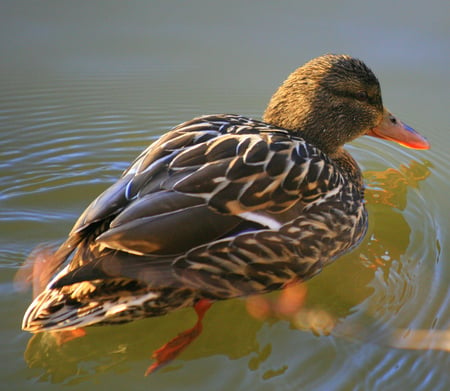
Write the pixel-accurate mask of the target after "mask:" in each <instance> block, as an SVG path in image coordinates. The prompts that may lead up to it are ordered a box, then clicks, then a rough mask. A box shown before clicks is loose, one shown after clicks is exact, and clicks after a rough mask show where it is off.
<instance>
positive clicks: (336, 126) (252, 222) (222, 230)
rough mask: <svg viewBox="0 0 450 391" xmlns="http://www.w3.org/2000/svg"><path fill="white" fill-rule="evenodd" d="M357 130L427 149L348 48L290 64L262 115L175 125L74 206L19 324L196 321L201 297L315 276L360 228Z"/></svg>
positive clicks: (353, 241) (54, 326) (363, 221)
mask: <svg viewBox="0 0 450 391" xmlns="http://www.w3.org/2000/svg"><path fill="white" fill-rule="evenodd" d="M362 135H371V136H376V137H380V138H383V139H388V140H393V141H396V142H398V143H400V144H402V145H405V146H408V147H411V148H417V149H427V148H428V147H429V144H428V142H427V141H426V140H425V139H424V138H423V137H422V136H420V135H419V134H418V133H417V132H415V131H414V130H413V129H411V128H409V127H408V126H406V125H405V124H403V123H402V122H400V121H399V120H397V119H396V118H395V117H394V116H393V115H392V114H391V113H389V112H388V111H387V110H386V109H385V108H384V107H383V104H382V100H381V92H380V86H379V83H378V80H377V78H376V77H375V75H374V74H373V73H372V71H371V70H370V69H369V68H368V67H367V66H366V65H365V64H364V63H363V62H361V61H360V60H357V59H354V58H352V57H349V56H345V55H325V56H321V57H318V58H316V59H313V60H311V61H309V62H308V63H306V64H305V65H303V66H302V67H300V68H299V69H297V70H296V71H295V72H293V73H292V74H291V75H290V76H289V77H288V79H287V80H286V81H285V82H284V83H283V85H282V86H281V87H280V88H279V89H278V91H277V92H276V93H275V94H274V95H273V97H272V99H271V101H270V102H269V105H268V107H267V109H266V111H265V114H264V122H261V121H255V120H252V119H250V118H246V117H242V116H237V115H223V114H220V115H209V116H203V117H199V118H195V119H193V120H191V121H189V122H185V123H183V124H181V125H179V126H177V127H176V128H174V129H173V130H171V131H170V132H168V133H167V134H165V135H164V136H162V137H161V138H160V139H159V140H158V141H156V142H155V143H154V144H152V145H151V146H150V147H148V148H147V149H146V150H145V151H144V152H143V153H142V154H141V155H140V156H139V157H138V158H137V159H136V160H135V161H134V163H133V164H132V165H131V166H130V167H129V168H128V169H127V170H126V171H125V172H124V173H123V175H122V177H121V178H120V179H119V180H118V181H117V182H116V183H115V184H114V185H112V186H111V187H110V188H109V189H107V190H106V191H105V192H104V193H103V194H101V195H100V196H99V197H98V198H97V199H96V200H94V201H93V202H92V204H91V205H90V206H89V207H88V208H87V209H86V210H85V212H84V213H83V214H82V215H81V217H80V218H79V219H78V221H77V222H76V224H75V226H74V227H73V229H72V231H71V232H70V234H69V237H68V239H67V240H66V241H65V242H64V243H63V244H62V246H61V247H60V248H59V249H58V250H57V251H56V252H55V253H54V254H53V255H52V256H51V258H52V260H51V264H52V265H54V266H53V267H52V271H55V272H56V271H57V272H56V273H55V275H54V276H53V278H52V279H51V280H50V281H49V282H48V284H47V285H46V287H45V289H44V290H43V291H42V292H41V293H40V294H39V295H38V296H37V297H36V298H35V299H34V301H33V303H32V304H31V305H30V307H29V308H28V310H27V312H26V314H25V317H24V320H23V329H24V330H27V331H30V332H33V333H36V332H40V331H45V330H69V329H74V328H79V327H82V326H88V325H93V324H109V323H122V322H127V321H130V320H133V319H139V318H144V317H148V316H158V315H163V314H166V313H168V312H170V311H174V310H176V309H178V308H182V307H186V306H195V307H196V309H197V310H198V313H199V315H200V317H201V315H202V313H203V311H204V309H202V310H200V309H199V308H201V307H202V308H205V307H207V306H208V305H205V303H207V302H208V301H210V300H212V301H213V300H222V299H229V298H233V297H240V296H247V295H252V294H257V293H263V292H269V291H273V290H275V289H280V288H283V287H285V286H286V285H287V284H290V283H292V282H294V281H302V280H306V279H309V278H311V277H312V276H314V275H316V274H317V273H318V272H319V271H320V270H321V269H322V267H323V266H326V265H328V264H329V263H330V262H332V261H334V260H335V259H336V258H337V257H339V256H340V255H342V254H344V253H345V252H347V251H349V250H350V249H352V248H353V247H355V246H356V245H357V244H358V243H359V242H360V241H361V239H362V238H363V236H364V233H365V231H366V227H367V213H366V210H365V208H364V201H363V184H362V178H361V172H360V170H359V168H358V166H357V164H356V162H355V161H354V160H353V158H352V157H351V156H350V154H349V153H348V152H346V151H345V150H344V149H343V148H342V147H343V145H344V144H345V143H347V142H350V141H352V140H353V139H355V138H357V137H359V136H362ZM72 254H73V255H72ZM71 255H72V256H71ZM70 256H71V258H70V260H69V257H70ZM66 261H68V262H67V264H66V265H65V266H64V267H62V265H63V264H65V263H66ZM57 269H58V270H57ZM205 299H206V300H205ZM180 350H181V348H180Z"/></svg>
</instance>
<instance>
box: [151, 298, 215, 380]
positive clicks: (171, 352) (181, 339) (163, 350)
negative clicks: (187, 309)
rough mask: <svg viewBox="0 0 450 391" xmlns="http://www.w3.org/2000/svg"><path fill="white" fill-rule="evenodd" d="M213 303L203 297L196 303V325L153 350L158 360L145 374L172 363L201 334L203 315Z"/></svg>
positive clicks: (153, 356)
mask: <svg viewBox="0 0 450 391" xmlns="http://www.w3.org/2000/svg"><path fill="white" fill-rule="evenodd" d="M211 305H212V302H211V301H210V300H207V299H201V300H200V301H198V302H197V304H195V305H194V309H195V312H196V313H197V317H198V318H197V323H195V325H194V327H192V328H191V329H189V330H185V331H183V332H181V333H180V334H178V335H177V336H176V337H175V338H173V339H171V340H170V341H169V342H167V343H166V344H165V345H163V346H161V347H160V348H159V349H157V350H155V351H154V352H153V354H152V358H153V359H154V360H156V362H154V363H153V364H152V365H150V366H149V367H148V369H147V370H146V371H145V376H148V375H150V374H151V373H153V372H155V371H156V370H157V369H159V368H161V367H163V366H165V365H167V364H168V363H170V362H171V361H172V360H174V359H175V358H176V357H178V355H179V354H180V353H181V352H182V351H183V350H184V349H186V348H187V347H188V346H189V345H190V344H191V342H192V341H194V340H195V339H196V338H197V337H198V336H199V335H200V333H201V332H202V329H203V325H202V320H203V317H204V315H205V313H206V311H207V310H208V309H209V308H210V307H211Z"/></svg>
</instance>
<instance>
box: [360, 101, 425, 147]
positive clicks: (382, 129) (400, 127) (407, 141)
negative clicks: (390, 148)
mask: <svg viewBox="0 0 450 391" xmlns="http://www.w3.org/2000/svg"><path fill="white" fill-rule="evenodd" d="M367 135H369V136H373V137H378V138H381V139H384V140H390V141H395V142H396V143H398V144H400V145H403V146H404V147H407V148H412V149H429V148H430V143H429V142H428V141H427V140H426V139H425V137H423V136H422V135H421V134H420V133H418V132H416V131H415V130H414V129H413V128H411V127H410V126H408V125H406V124H404V123H403V122H401V121H400V120H398V119H397V118H396V117H395V116H394V115H393V114H391V113H390V112H389V111H388V110H386V109H384V114H383V118H382V120H381V122H380V124H379V125H378V126H376V127H374V128H372V129H369V131H368V132H367Z"/></svg>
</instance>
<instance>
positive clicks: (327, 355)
mask: <svg viewBox="0 0 450 391" xmlns="http://www.w3.org/2000/svg"><path fill="white" fill-rule="evenodd" d="M327 52H332V53H347V54H350V55H352V56H355V57H358V58H361V59H362V60H364V61H365V62H366V63H367V64H368V65H369V66H370V67H371V68H372V69H373V71H374V72H375V74H376V75H377V76H378V78H379V80H380V82H381V86H382V91H383V99H384V103H385V105H386V106H387V107H388V108H389V109H390V110H391V111H392V112H394V113H395V114H396V115H398V117H400V118H401V119H402V120H404V121H405V122H406V123H408V124H410V125H411V126H413V127H414V128H416V129H417V130H418V131H420V132H421V133H422V134H424V135H425V136H426V137H427V138H428V139H429V141H430V142H431V145H432V149H431V150H429V151H411V150H406V149H403V148H401V147H400V146H398V145H394V144H392V143H389V142H385V141H381V140H375V139H372V138H368V137H364V138H361V139H359V140H357V141H355V142H354V143H352V145H350V146H349V147H348V149H349V150H350V152H351V153H352V154H353V155H354V156H355V158H356V159H357V160H358V162H359V163H360V165H361V167H362V169H363V170H364V173H365V178H366V182H367V184H368V190H367V201H368V202H367V206H368V209H369V213H370V227H369V233H368V235H367V237H366V239H365V240H364V242H363V243H362V244H361V246H360V247H359V248H357V249H356V250H354V251H353V252H352V253H350V254H348V255H346V256H345V257H343V258H341V259H339V260H338V261H337V262H336V263H335V264H333V265H332V266H330V267H329V268H327V269H326V270H324V271H323V272H322V273H321V274H320V275H319V276H317V277H315V278H314V279H313V280H312V281H310V282H308V283H307V284H306V290H307V292H306V301H305V304H304V308H303V309H301V310H300V311H299V313H297V314H294V315H293V316H292V317H289V318H282V319H280V318H278V317H271V318H269V319H257V318H254V317H253V316H251V315H250V314H249V313H248V311H247V309H246V302H245V300H232V301H227V302H222V303H217V304H215V305H214V306H213V308H212V309H211V310H210V311H209V312H208V314H207V316H206V318H205V322H204V327H205V330H204V332H203V334H202V336H201V337H200V338H199V339H198V340H197V341H196V342H195V343H194V344H192V345H191V346H190V347H189V348H188V349H187V350H186V351H185V352H184V353H183V354H182V355H181V356H180V357H179V359H177V360H176V361H174V362H173V363H172V364H170V365H169V366H167V367H166V368H164V369H163V370H161V371H159V372H157V373H155V374H153V375H152V376H151V377H150V378H143V373H144V371H145V368H146V367H147V366H148V365H149V364H150V362H151V361H150V359H149V358H150V355H151V352H152V350H154V349H155V348H157V347H159V346H160V345H162V344H163V343H165V342H167V340H169V339H170V338H172V337H173V336H175V335H176V334H177V333H178V332H180V331H182V330H184V329H186V328H188V327H190V326H191V325H192V324H193V322H194V320H195V316H194V314H193V311H192V310H191V309H186V310H182V311H178V312H176V313H173V314H170V315H169V316H165V317H161V318H153V319H146V320H142V321H138V322H133V323H131V324H127V325H122V326H114V327H112V326H111V327H101V328H91V329H89V330H88V334H87V336H86V337H84V338H81V339H79V340H76V341H71V342H68V343H67V344H65V345H63V346H56V345H55V344H54V341H53V340H52V339H51V338H50V336H48V335H45V334H44V335H37V336H36V337H33V338H32V339H30V337H31V334H28V333H25V332H22V331H21V330H20V323H21V318H22V316H23V313H24V311H25V309H26V307H27V306H28V304H29V302H30V300H31V293H30V292H17V291H16V290H15V289H14V286H13V282H12V281H13V278H14V275H15V273H16V272H17V270H18V268H19V267H20V265H21V264H22V262H23V261H24V260H25V259H26V257H27V256H28V254H29V253H30V252H31V251H32V250H33V248H35V247H36V246H37V245H38V244H39V243H42V242H52V243H58V242H60V241H62V240H63V239H64V237H65V235H66V234H67V232H68V231H69V230H70V228H71V226H72V224H73V223H74V221H75V220H76V218H77V217H78V215H79V214H80V213H81V212H82V211H83V209H84V208H85V207H86V206H87V205H88V204H89V202H90V201H91V200H92V199H93V198H94V197H96V196H97V195H98V194H99V193H100V192H101V191H103V190H104V189H105V188H106V187H107V186H108V185H110V184H112V183H113V182H114V181H115V180H116V179H117V177H118V176H119V175H120V173H121V172H122V171H123V170H124V169H125V168H126V167H127V165H128V163H129V162H130V161H132V160H133V159H134V157H135V156H136V155H137V154H138V153H139V152H140V151H141V150H143V149H144V148H145V147H146V146H147V145H148V144H150V143H151V142H152V141H153V140H155V139H156V138H157V137H159V136H160V135H161V134H163V133H164V132H166V131H167V130H169V129H170V128H171V127H173V126H175V125H177V124H178V123H180V122H182V121H185V120H189V119H191V118H192V117H194V116H198V115H201V114H208V113H238V114H245V115H248V116H252V117H254V118H260V117H261V115H262V113H263V111H264V108H265V105H266V104H267V102H268V100H269V98H270V96H271V94H272V93H273V92H274V91H275V89H276V88H277V87H278V85H279V84H280V83H281V82H282V81H283V80H284V79H285V78H286V76H287V75H288V74H289V73H290V72H291V71H293V70H294V69H295V68H297V67H298V66H300V65H302V64H303V63H304V62H306V61H308V60H309V59H311V58H313V57H316V56H318V55H321V54H324V53H327ZM0 53H1V60H0V126H1V131H0V168H1V172H2V175H1V180H0V293H1V295H0V317H1V319H2V322H1V325H0V340H1V341H2V349H1V352H0V357H1V362H2V363H3V364H2V367H1V369H0V379H2V384H6V385H7V386H8V389H10V390H28V389H33V390H53V389H55V390H60V389H61V388H62V387H69V386H70V387H71V389H72V390H78V389H83V390H91V389H92V390H94V389H95V390H99V389H107V388H108V389H111V388H114V389H118V388H120V387H126V388H130V389H135V390H141V389H142V390H144V389H145V390H147V389H149V388H150V389H153V388H154V389H162V390H175V389H176V390H248V389H252V390H298V389H302V390H399V389H414V390H447V389H449V387H450V375H449V373H448V368H449V366H450V358H449V353H448V351H449V346H450V342H449V331H448V330H449V327H450V312H449V307H450V306H449V304H450V303H449V300H450V296H449V293H448V281H449V278H450V266H449V262H448V260H449V250H450V242H449V237H448V232H450V219H449V217H450V212H449V210H450V201H449V197H448V192H449V190H450V189H449V183H448V170H449V168H450V163H449V161H448V150H449V147H450V132H449V123H450V121H449V120H450V114H449V101H450V99H449V97H450V96H449V91H450V71H449V69H450V3H449V2H448V1H444V0H442V1H440V0H429V1H426V2H425V1H420V0H411V1H409V2H407V3H406V2H404V3H403V4H402V3H401V2H394V3H393V2H390V1H386V0H380V1H377V2H361V1H350V0H347V1H321V0H319V1H314V2H310V1H299V0H297V1H294V0H292V1H283V0H281V1H278V2H273V1H270V2H269V1H266V0H259V1H235V0H228V1H207V0H191V1H174V0H166V1H160V2H158V1H126V2H125V1H114V0H109V1H98V0H92V1H77V2H75V1H50V0H41V1H31V0H30V1H24V0H2V2H1V3H0ZM276 296H277V295H276V294H273V295H269V296H268V297H267V298H268V299H275V298H276Z"/></svg>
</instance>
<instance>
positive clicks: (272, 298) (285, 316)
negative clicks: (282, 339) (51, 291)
mask: <svg viewBox="0 0 450 391" xmlns="http://www.w3.org/2000/svg"><path fill="white" fill-rule="evenodd" d="M430 167H431V164H430V163H429V162H427V161H422V162H418V161H411V162H410V163H409V165H401V166H400V167H399V168H398V169H392V168H389V169H387V170H385V171H380V172H378V171H366V172H365V173H364V177H365V180H366V183H367V189H366V200H367V207H368V210H369V214H370V226H369V231H368V233H367V235H366V238H365V240H364V241H363V242H362V244H361V245H360V246H359V247H358V248H357V249H355V250H354V251H352V252H351V253H350V254H347V255H346V256H344V257H342V258H340V259H339V260H338V261H337V262H336V263H334V264H333V265H331V266H329V267H327V268H326V269H325V270H323V271H322V273H321V274H320V275H319V276H318V277H316V278H314V279H312V280H311V281H309V282H308V283H307V284H302V285H297V286H293V287H290V288H289V289H287V290H285V291H283V292H281V293H279V292H277V293H271V294H268V295H264V296H257V297H252V298H249V299H247V301H246V302H244V301H243V300H239V299H236V300H228V301H224V302H219V303H216V305H215V306H213V308H212V309H211V310H210V311H209V312H208V315H207V317H206V318H205V328H204V331H203V334H202V335H201V337H200V338H199V340H198V341H197V342H196V344H195V346H191V347H190V348H189V349H187V350H186V351H185V352H183V355H182V356H181V359H182V360H193V359H198V358H202V357H208V356H213V355H218V354H221V355H226V356H227V357H229V358H230V359H238V358H243V357H247V356H248V357H249V362H248V367H249V369H251V370H256V369H257V368H258V367H259V365H260V364H261V362H263V361H265V360H267V359H268V357H269V356H270V355H271V345H270V344H269V345H265V346H264V347H260V343H259V342H258V331H259V330H260V329H261V328H262V327H263V325H264V324H267V323H270V324H273V323H276V322H279V321H283V320H287V321H289V322H290V324H291V327H292V328H297V329H302V330H307V331H308V332H311V331H312V332H314V333H315V334H319V335H320V334H330V333H331V334H333V335H337V336H344V337H345V336H346V335H350V334H352V335H353V336H354V335H355V327H356V326H353V325H352V320H351V319H347V318H351V317H350V316H349V315H354V314H355V312H358V311H363V309H360V308H359V307H358V305H359V304H360V303H362V302H363V301H365V300H368V299H369V300H370V296H371V295H372V294H373V290H374V289H373V287H372V286H371V284H370V283H371V281H372V280H373V279H374V275H375V272H376V271H378V272H379V271H381V272H382V273H383V275H385V276H387V275H388V274H389V270H390V267H391V264H392V262H393V261H394V260H400V258H401V256H402V255H403V254H404V253H405V252H406V250H407V248H408V246H409V237H410V233H411V227H410V226H409V224H408V222H407V220H406V219H405V217H404V215H403V212H402V211H403V210H404V209H405V207H406V204H407V193H408V189H410V188H417V187H418V186H419V184H420V182H421V181H423V180H425V179H426V178H427V177H428V176H429V175H430ZM306 287H307V288H306ZM306 289H307V292H306ZM396 305H398V306H401V302H399V303H397V304H396ZM389 310H390V311H395V308H392V307H391V308H390V309H389ZM249 313H250V315H251V316H249ZM362 317H366V318H367V316H366V315H365V314H362ZM189 322H191V323H194V322H195V315H194V314H193V312H192V311H191V310H189V309H184V310H179V311H176V312H174V313H171V314H169V315H166V316H164V317H159V318H148V319H144V320H141V321H139V322H131V323H128V324H125V325H120V326H113V327H107V326H103V327H98V328H96V327H91V328H88V329H87V334H86V335H85V336H84V337H83V338H77V339H74V340H70V341H68V342H66V343H64V344H59V343H58V341H57V340H56V339H55V338H54V336H53V334H51V333H39V334H35V335H33V336H32V337H31V339H30V341H29V343H28V346H27V349H26V352H25V360H26V362H27V364H28V366H29V367H31V368H36V369H39V374H38V375H37V376H38V377H39V378H40V379H43V380H47V381H51V382H58V383H59V382H66V383H67V382H68V383H80V382H84V381H86V380H88V379H89V378H90V377H91V376H93V375H94V374H98V373H102V372H126V371H129V370H132V363H133V362H136V361H137V362H139V363H140V362H141V361H142V360H148V358H149V357H148V356H149V352H151V351H152V349H154V348H157V347H158V346H159V345H160V344H161V341H165V340H168V339H170V338H172V337H173V335H174V334H176V333H177V332H179V331H180V330H179V325H180V324H183V325H184V324H187V323H189ZM367 322H368V326H369V327H368V328H370V325H371V323H376V320H375V319H373V318H372V319H371V318H370V316H369V317H368V319H367ZM357 327H358V328H360V327H361V325H359V326H357ZM143 347H144V348H143ZM284 364H285V363H281V364H280V368H272V369H270V370H269V371H268V372H267V373H265V374H264V376H263V377H264V378H268V377H271V376H276V375H280V374H282V373H284V371H285V370H286V369H287V366H286V365H284ZM179 365H181V364H180V360H178V361H176V362H175V363H172V364H170V366H168V367H167V368H166V369H164V371H170V370H173V369H176V368H177V366H179ZM141 370H142V365H141V363H140V364H139V368H137V371H138V372H139V373H141Z"/></svg>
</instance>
